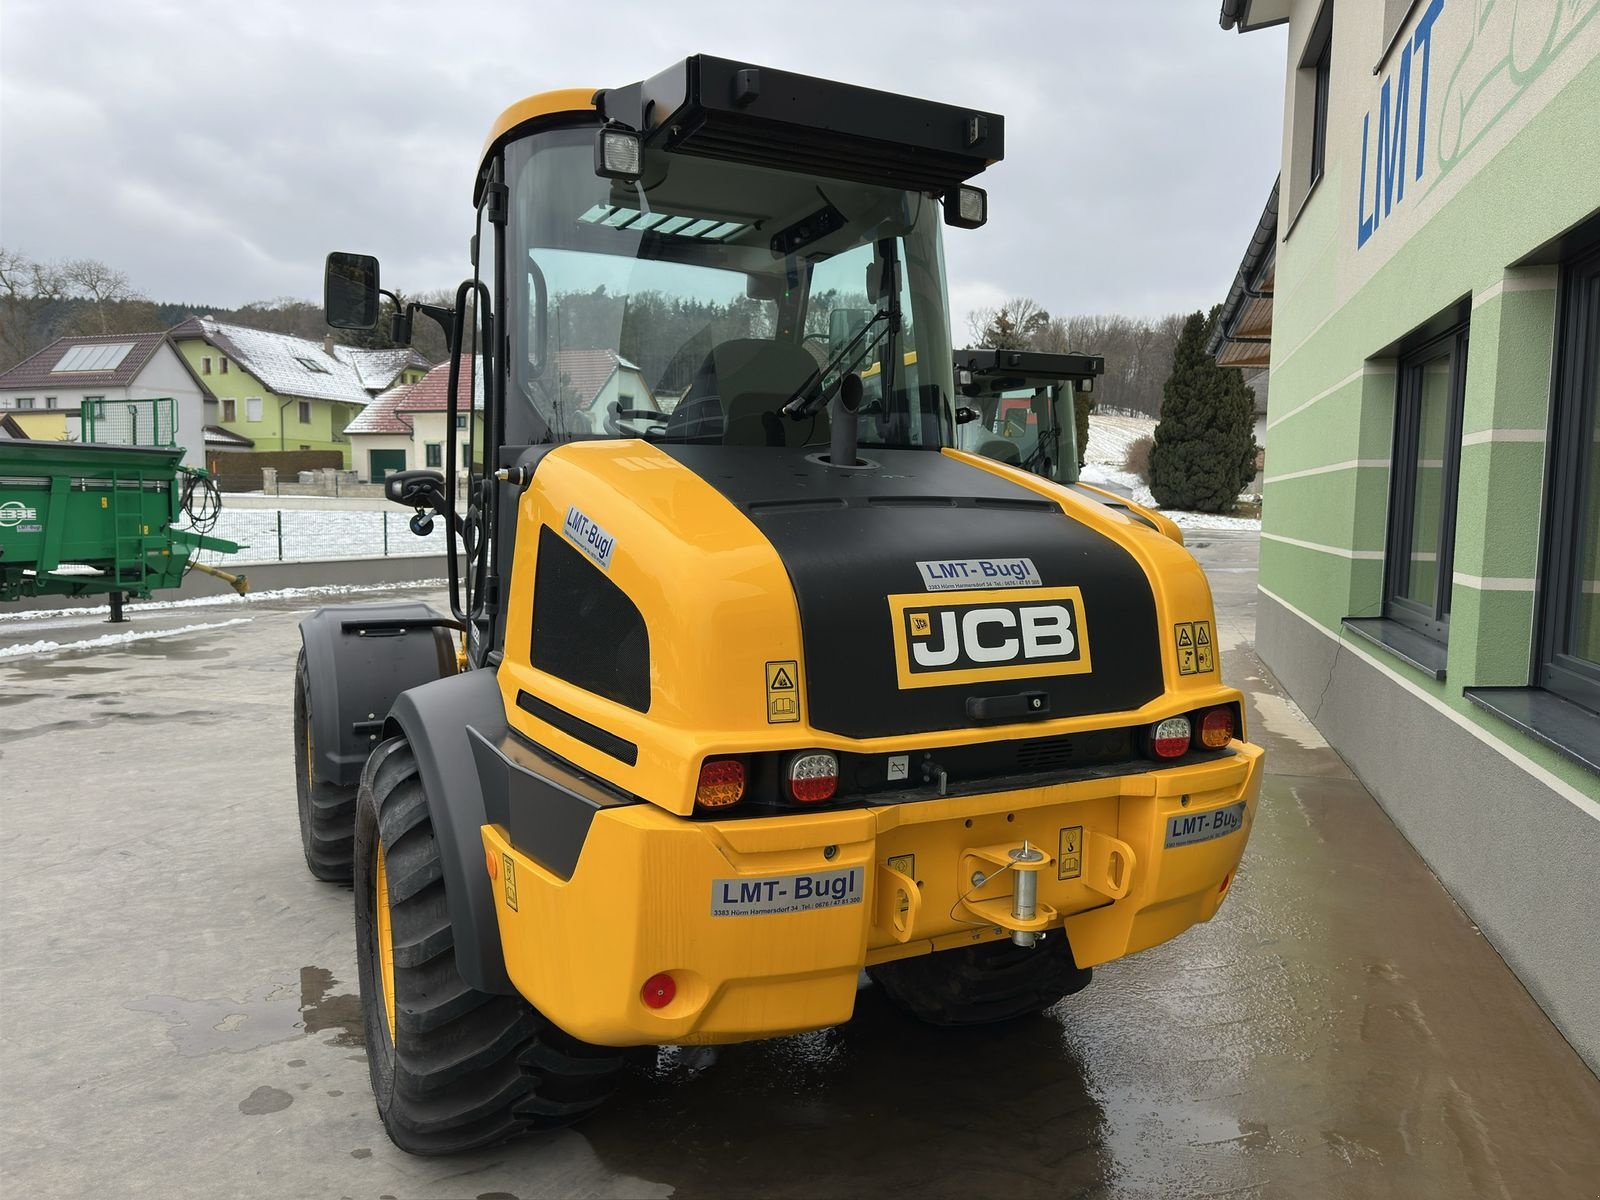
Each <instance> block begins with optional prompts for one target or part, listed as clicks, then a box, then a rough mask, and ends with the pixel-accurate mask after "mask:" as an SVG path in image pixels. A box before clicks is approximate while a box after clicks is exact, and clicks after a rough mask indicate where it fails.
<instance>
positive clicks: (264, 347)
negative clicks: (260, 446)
mask: <svg viewBox="0 0 1600 1200" xmlns="http://www.w3.org/2000/svg"><path fill="white" fill-rule="evenodd" d="M168 336H170V337H171V338H172V339H173V340H174V341H188V340H191V339H194V338H199V339H202V340H203V341H205V342H207V343H208V344H210V345H212V346H215V347H216V348H217V349H218V350H220V351H222V352H223V353H224V354H226V355H228V356H229V357H230V358H232V359H233V360H234V361H235V362H237V363H238V364H239V365H240V366H241V367H243V368H244V369H245V370H247V371H249V372H250V373H251V374H252V375H254V376H255V377H256V378H257V379H259V380H261V382H262V385H263V386H265V387H267V388H269V389H271V390H272V391H274V392H276V393H278V395H280V396H298V397H302V398H304V399H307V400H338V401H341V402H342V403H345V404H362V405H364V404H366V403H367V402H368V401H369V400H371V399H372V396H371V394H370V393H369V392H368V390H367V388H366V386H365V384H364V383H363V382H362V376H361V372H360V371H359V370H357V368H356V365H355V363H354V362H352V361H349V360H347V359H345V358H341V357H340V356H339V355H338V354H337V353H334V354H328V353H327V352H326V351H325V350H324V349H323V344H322V343H321V342H313V341H312V340H311V339H310V338H299V337H294V336H292V335H290V334H287V333H269V332H267V331H266V330H264V329H251V328H249V327H248V326H244V325H228V324H225V323H223V322H221V321H218V320H216V319H215V318H212V317H189V318H188V319H186V320H184V321H182V322H180V323H179V324H177V325H175V326H173V327H172V329H171V330H169V331H168ZM341 349H344V350H348V349H349V348H348V347H340V346H335V347H334V350H335V351H336V352H337V351H338V350H341ZM381 353H385V354H387V353H390V352H389V351H382V352H381ZM395 373H396V374H399V368H396V371H395ZM390 378H393V376H391V377H390Z"/></svg>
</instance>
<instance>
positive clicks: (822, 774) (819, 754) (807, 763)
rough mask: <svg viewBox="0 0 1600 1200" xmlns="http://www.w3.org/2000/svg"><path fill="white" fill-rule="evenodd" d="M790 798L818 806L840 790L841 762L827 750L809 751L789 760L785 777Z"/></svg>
mask: <svg viewBox="0 0 1600 1200" xmlns="http://www.w3.org/2000/svg"><path fill="white" fill-rule="evenodd" d="M784 780H785V782H786V783H787V784H788V787H789V798H790V799H792V800H795V801H797V802H799V803H801V804H818V803H820V802H822V801H823V800H828V799H831V798H832V796H833V794H834V793H835V792H836V791H838V790H839V760H838V759H837V758H835V757H834V756H833V755H832V754H830V753H829V752H828V751H826V750H808V751H806V752H805V753H804V754H796V755H795V756H794V757H793V758H791V759H790V760H789V770H788V771H787V773H786V774H785V776H784Z"/></svg>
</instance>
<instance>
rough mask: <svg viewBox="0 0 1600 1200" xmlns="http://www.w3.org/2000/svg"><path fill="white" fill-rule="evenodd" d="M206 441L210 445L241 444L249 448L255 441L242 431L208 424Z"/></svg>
mask: <svg viewBox="0 0 1600 1200" xmlns="http://www.w3.org/2000/svg"><path fill="white" fill-rule="evenodd" d="M205 441H206V445H208V446H241V447H245V448H249V447H251V446H254V445H255V442H254V441H252V440H251V439H250V438H247V437H245V436H244V434H242V433H235V432H234V431H233V430H231V429H224V428H223V427H222V426H221V425H207V426H206V428H205Z"/></svg>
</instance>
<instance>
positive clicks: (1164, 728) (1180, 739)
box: [1150, 717, 1189, 758]
mask: <svg viewBox="0 0 1600 1200" xmlns="http://www.w3.org/2000/svg"><path fill="white" fill-rule="evenodd" d="M1150 749H1151V751H1152V752H1153V753H1154V754H1155V756H1156V757H1157V758H1181V757H1182V756H1183V755H1185V754H1187V753H1188V752H1189V718H1188V717H1168V718H1167V719H1166V720H1165V721H1157V722H1156V723H1155V724H1154V725H1153V726H1151V727H1150Z"/></svg>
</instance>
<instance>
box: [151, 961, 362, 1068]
mask: <svg viewBox="0 0 1600 1200" xmlns="http://www.w3.org/2000/svg"><path fill="white" fill-rule="evenodd" d="M297 982H298V987H296V983H297ZM337 983H338V980H337V979H335V978H334V975H333V972H332V971H329V970H328V969H327V968H325V967H302V968H301V969H300V977H299V980H298V981H296V980H294V979H290V978H283V977H280V978H277V979H274V980H273V981H272V982H271V983H269V984H267V985H266V986H265V987H262V988H259V989H257V990H255V991H253V992H251V993H250V994H248V995H247V996H245V997H244V998H243V999H238V998H235V997H232V996H221V997H207V998H204V999H200V1000H190V999H186V998H184V997H182V996H148V997H146V998H145V999H143V1000H130V1001H128V1002H126V1003H125V1004H124V1005H123V1007H124V1008H126V1009H128V1010H130V1011H132V1012H145V1013H153V1014H154V1015H156V1016H158V1017H162V1018H163V1019H165V1020H166V1022H167V1026H168V1028H167V1036H168V1037H170V1038H171V1039H172V1043H173V1045H174V1046H175V1047H177V1050H178V1053H179V1054H181V1055H183V1056H184V1057H186V1058H195V1057H199V1056H201V1055H205V1054H218V1053H229V1054H241V1053H245V1052H247V1051H250V1050H257V1049H260V1048H261V1047H262V1046H270V1045H273V1044H274V1043H277V1042H287V1041H290V1040H292V1039H294V1038H302V1037H306V1036H307V1035H310V1034H319V1033H328V1032H332V1033H333V1034H334V1036H333V1038H332V1039H331V1040H327V1041H325V1042H324V1044H325V1045H329V1046H344V1047H350V1046H362V1045H363V1044H364V1043H363V1039H362V1034H361V998H360V997H359V996H357V995H351V994H346V993H338V994H331V993H333V990H334V987H335V986H336V985H337ZM297 996H298V999H299V1003H298V1005H297V1004H296V1003H295V999H296V997H297Z"/></svg>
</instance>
